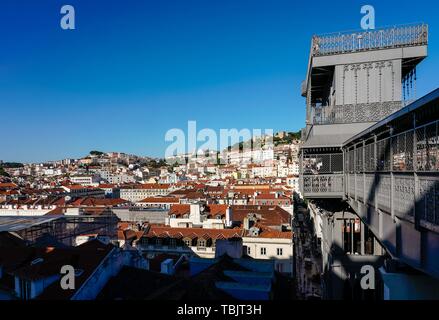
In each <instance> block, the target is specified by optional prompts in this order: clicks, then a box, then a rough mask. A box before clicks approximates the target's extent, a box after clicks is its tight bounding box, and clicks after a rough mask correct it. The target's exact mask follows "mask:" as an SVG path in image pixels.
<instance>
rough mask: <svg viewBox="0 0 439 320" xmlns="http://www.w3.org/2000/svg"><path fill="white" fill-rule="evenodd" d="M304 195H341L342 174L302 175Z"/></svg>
mask: <svg viewBox="0 0 439 320" xmlns="http://www.w3.org/2000/svg"><path fill="white" fill-rule="evenodd" d="M302 190H303V193H304V195H305V196H306V197H310V198H311V197H333V196H342V195H343V174H324V175H308V176H303V188H302Z"/></svg>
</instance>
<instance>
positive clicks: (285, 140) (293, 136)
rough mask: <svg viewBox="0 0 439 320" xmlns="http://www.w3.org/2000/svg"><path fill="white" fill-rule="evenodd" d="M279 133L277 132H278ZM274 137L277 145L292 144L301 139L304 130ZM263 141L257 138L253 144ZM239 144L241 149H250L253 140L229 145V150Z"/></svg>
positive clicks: (263, 142)
mask: <svg viewBox="0 0 439 320" xmlns="http://www.w3.org/2000/svg"><path fill="white" fill-rule="evenodd" d="M276 135H277V134H276ZM276 135H275V136H274V137H273V143H274V145H275V146H280V145H285V144H291V143H292V142H293V141H294V140H300V138H301V136H302V132H301V131H300V130H299V131H297V132H287V133H286V134H285V136H284V137H282V138H280V137H279V136H276ZM260 142H261V139H260V138H256V139H255V141H254V142H253V144H258V143H260ZM264 144H265V141H262V143H261V145H262V146H264ZM238 145H239V150H243V149H244V148H246V149H249V148H250V147H251V146H252V141H251V140H247V141H245V142H239V143H235V144H234V145H233V146H229V147H228V150H229V151H230V150H232V149H236V148H237V147H238Z"/></svg>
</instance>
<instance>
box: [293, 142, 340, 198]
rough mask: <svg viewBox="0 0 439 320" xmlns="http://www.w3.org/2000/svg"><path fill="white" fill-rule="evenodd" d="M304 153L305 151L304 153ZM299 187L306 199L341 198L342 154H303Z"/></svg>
mask: <svg viewBox="0 0 439 320" xmlns="http://www.w3.org/2000/svg"><path fill="white" fill-rule="evenodd" d="M304 152H306V151H304ZM301 169H302V175H301V179H302V181H301V185H302V192H303V195H304V196H305V197H307V198H341V197H343V195H344V192H343V191H344V189H343V179H344V176H343V154H342V153H326V154H303V155H302V158H301Z"/></svg>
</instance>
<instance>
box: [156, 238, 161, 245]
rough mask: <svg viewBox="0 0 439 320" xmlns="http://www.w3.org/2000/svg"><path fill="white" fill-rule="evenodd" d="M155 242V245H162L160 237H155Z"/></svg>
mask: <svg viewBox="0 0 439 320" xmlns="http://www.w3.org/2000/svg"><path fill="white" fill-rule="evenodd" d="M155 243H156V245H158V246H161V245H162V239H160V238H157V239H156V240H155Z"/></svg>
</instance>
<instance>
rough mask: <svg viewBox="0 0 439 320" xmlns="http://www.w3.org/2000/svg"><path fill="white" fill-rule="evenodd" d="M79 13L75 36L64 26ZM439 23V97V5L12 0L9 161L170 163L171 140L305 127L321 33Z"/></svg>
mask: <svg viewBox="0 0 439 320" xmlns="http://www.w3.org/2000/svg"><path fill="white" fill-rule="evenodd" d="M63 4H72V5H74V7H75V9H76V30H73V31H65V30H62V29H61V28H60V27H59V21H60V18H61V14H60V8H61V6H62V5H63ZM364 4H372V5H374V6H375V9H376V23H377V27H380V26H388V25H393V24H406V23H412V22H421V21H423V22H427V23H429V24H430V47H429V55H430V56H429V58H428V59H427V60H426V61H424V62H423V64H422V66H421V67H420V68H419V76H418V79H419V80H418V92H419V94H418V96H420V95H421V94H424V93H427V92H429V91H431V90H433V89H435V88H436V87H438V86H439V79H438V76H437V73H438V71H439V52H438V51H439V35H438V34H439V19H438V14H439V4H437V1H421V0H419V1H416V3H415V4H413V1H405V0H398V1H367V2H365V1H352V0H349V1H316V0H314V1H292V0H288V1H287V0H285V1H280V0H264V1H259V0H197V1H195V0H160V1H158V0H142V1H141V0H137V1H136V0H132V1H126V0H125V1H122V0H117V1H109V0H81V1H74V0H62V1H43V0H41V1H35V0H27V1H23V0H2V1H0V39H1V42H0V130H1V139H0V159H2V160H6V161H23V162H29V161H44V160H55V159H62V158H67V157H80V156H83V155H85V154H87V153H88V152H89V151H90V150H93V149H98V150H103V151H122V152H128V153H135V154H139V155H152V156H163V155H164V151H165V148H166V147H167V146H168V143H166V142H165V140H164V136H165V133H166V131H167V130H168V129H171V128H182V129H185V128H186V127H187V121H188V120H196V121H198V127H199V129H201V128H205V127H208V128H213V129H216V130H218V129H220V128H238V129H241V128H250V129H251V128H261V129H264V128H273V129H274V130H298V129H300V128H301V127H302V126H303V124H304V117H305V112H304V111H305V107H304V106H305V101H304V99H303V98H301V97H300V83H301V81H302V80H303V79H304V77H305V72H306V66H307V59H308V51H309V47H310V39H311V36H312V35H313V34H318V33H327V32H335V31H343V30H351V29H358V28H359V27H360V19H361V14H360V7H361V6H362V5H364Z"/></svg>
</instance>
